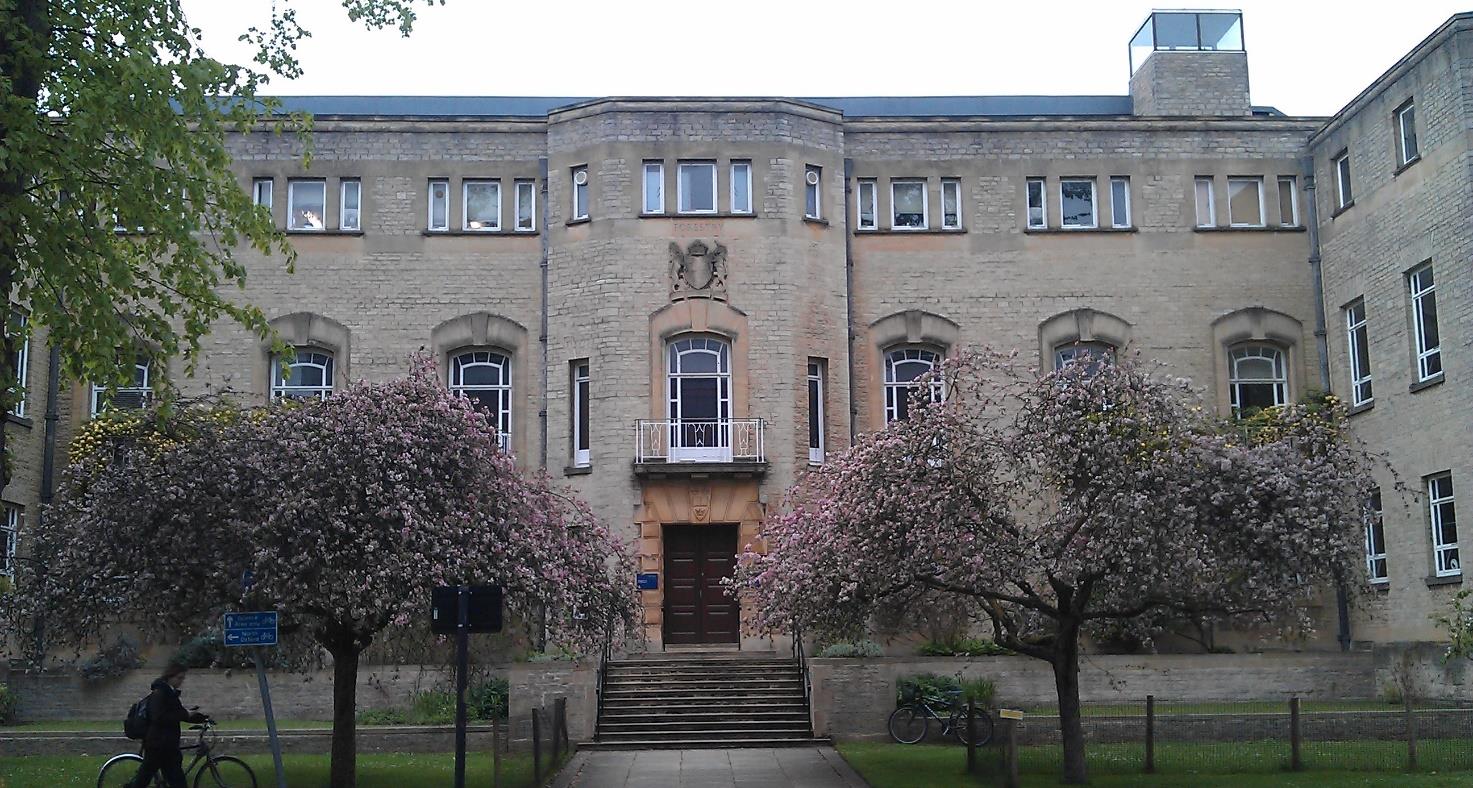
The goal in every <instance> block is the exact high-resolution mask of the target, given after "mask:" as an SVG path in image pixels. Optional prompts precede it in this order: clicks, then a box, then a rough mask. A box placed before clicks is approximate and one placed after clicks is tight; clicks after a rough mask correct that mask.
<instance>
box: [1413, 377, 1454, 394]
mask: <svg viewBox="0 0 1473 788" xmlns="http://www.w3.org/2000/svg"><path fill="white" fill-rule="evenodd" d="M1443 380H1445V378H1444V377H1443V373H1441V372H1439V373H1437V374H1436V375H1433V376H1432V377H1430V378H1427V379H1426V380H1419V381H1417V382H1416V383H1413V384H1412V385H1410V386H1407V391H1408V392H1410V393H1412V394H1416V393H1417V392H1419V391H1423V390H1425V389H1430V388H1432V387H1433V386H1436V385H1437V384H1439V383H1441V382H1442V381H1443Z"/></svg>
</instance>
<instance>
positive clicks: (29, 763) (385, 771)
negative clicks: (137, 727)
mask: <svg viewBox="0 0 1473 788" xmlns="http://www.w3.org/2000/svg"><path fill="white" fill-rule="evenodd" d="M244 760H245V762H246V763H248V764H250V766H251V769H253V770H255V772H256V782H257V784H258V785H260V786H263V788H264V786H268V785H274V784H275V776H274V775H275V772H274V771H273V769H272V766H271V756H270V755H247V756H244ZM106 761H107V759H106V758H103V757H98V756H88V755H78V756H48V755H37V756H31V757H23V758H3V757H0V788H59V787H61V786H88V788H90V787H91V786H95V785H97V770H98V769H100V768H102V764H103V763H105V762H106ZM187 762H188V761H187V759H186V763H187ZM327 766H328V759H327V756H326V755H288V756H286V779H287V784H288V785H290V786H292V788H320V786H325V785H327ZM454 775H455V755H454V754H452V753H397V754H381V753H373V754H363V755H359V756H358V786H357V788H444V786H447V785H451V784H452V783H453V782H454ZM501 777H502V780H501V784H502V786H503V788H532V756H531V755H521V754H513V755H509V756H506V757H504V758H503V759H502V762H501ZM191 779H193V777H192V775H191ZM466 783H467V784H468V785H483V786H490V785H491V756H490V754H488V753H470V754H468V755H467V756H466Z"/></svg>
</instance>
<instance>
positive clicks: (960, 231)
mask: <svg viewBox="0 0 1473 788" xmlns="http://www.w3.org/2000/svg"><path fill="white" fill-rule="evenodd" d="M966 232H967V228H965V227H947V228H940V227H937V228H930V227H928V228H925V229H916V230H898V229H895V228H893V227H891V228H888V229H883V230H881V229H866V230H859V229H856V230H855V231H854V234H855V235H966Z"/></svg>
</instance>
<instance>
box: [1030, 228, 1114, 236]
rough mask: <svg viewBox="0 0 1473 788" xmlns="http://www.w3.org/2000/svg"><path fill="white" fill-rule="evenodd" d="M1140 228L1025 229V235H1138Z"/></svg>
mask: <svg viewBox="0 0 1473 788" xmlns="http://www.w3.org/2000/svg"><path fill="white" fill-rule="evenodd" d="M1137 232H1140V228H1139V227H1025V228H1023V233H1024V234H1025V235H1093V234H1096V233H1107V234H1110V233H1137Z"/></svg>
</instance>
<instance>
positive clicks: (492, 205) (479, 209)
mask: <svg viewBox="0 0 1473 788" xmlns="http://www.w3.org/2000/svg"><path fill="white" fill-rule="evenodd" d="M460 188H461V200H460V227H461V229H462V230H465V231H467V232H476V233H489V232H495V231H497V230H500V229H501V182H500V181H470V180H468V181H465V182H463V183H462V184H461V187H460Z"/></svg>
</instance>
